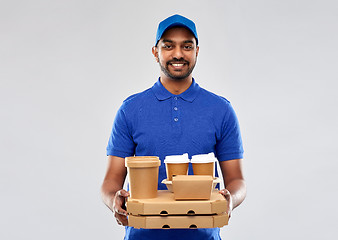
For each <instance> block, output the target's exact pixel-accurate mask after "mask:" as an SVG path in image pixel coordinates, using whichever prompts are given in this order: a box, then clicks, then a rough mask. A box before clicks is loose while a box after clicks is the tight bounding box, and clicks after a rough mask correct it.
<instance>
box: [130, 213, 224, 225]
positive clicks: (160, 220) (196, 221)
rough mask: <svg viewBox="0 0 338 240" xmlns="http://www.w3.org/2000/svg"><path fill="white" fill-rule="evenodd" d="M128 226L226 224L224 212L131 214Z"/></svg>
mask: <svg viewBox="0 0 338 240" xmlns="http://www.w3.org/2000/svg"><path fill="white" fill-rule="evenodd" d="M128 222H129V226H132V227H134V228H148V229H163V228H215V227H223V226H225V225H227V224H228V215H227V214H226V213H223V214H216V215H204V216H203V215H197V216H166V217H163V216H140V215H138V216H133V215H130V216H129V218H128Z"/></svg>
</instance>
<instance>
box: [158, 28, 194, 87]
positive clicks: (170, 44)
mask: <svg viewBox="0 0 338 240" xmlns="http://www.w3.org/2000/svg"><path fill="white" fill-rule="evenodd" d="M198 51H199V47H198V46H196V39H195V37H194V35H193V34H192V33H191V32H190V31H189V30H188V29H186V28H183V27H175V28H170V29H169V30H167V31H165V33H164V34H163V36H162V38H161V39H160V41H159V42H158V44H157V47H153V54H154V56H155V58H156V59H157V61H158V63H159V65H160V67H161V71H162V73H163V74H164V75H165V76H166V77H168V78H171V79H173V80H176V81H181V80H183V79H186V78H187V77H189V76H190V75H191V74H192V71H193V69H194V67H195V64H196V60H197V55H198Z"/></svg>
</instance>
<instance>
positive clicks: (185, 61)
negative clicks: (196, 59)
mask: <svg viewBox="0 0 338 240" xmlns="http://www.w3.org/2000/svg"><path fill="white" fill-rule="evenodd" d="M172 63H174V64H175V63H187V64H189V62H188V61H187V60H185V59H184V58H180V59H177V58H174V59H173V60H170V61H168V62H167V65H169V64H172Z"/></svg>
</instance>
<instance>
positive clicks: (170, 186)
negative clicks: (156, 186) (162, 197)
mask: <svg viewBox="0 0 338 240" xmlns="http://www.w3.org/2000/svg"><path fill="white" fill-rule="evenodd" d="M161 183H162V184H165V185H166V187H167V189H168V191H170V192H174V191H173V182H172V181H169V180H168V179H163V180H162V182H161ZM218 183H221V179H220V178H218V177H215V178H214V180H213V181H212V189H215V188H216V186H217V184H218Z"/></svg>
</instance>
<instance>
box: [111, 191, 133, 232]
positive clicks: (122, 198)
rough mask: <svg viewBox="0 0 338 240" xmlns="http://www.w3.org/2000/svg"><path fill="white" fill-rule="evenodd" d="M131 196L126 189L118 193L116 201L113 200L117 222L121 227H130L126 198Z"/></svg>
mask: <svg viewBox="0 0 338 240" xmlns="http://www.w3.org/2000/svg"><path fill="white" fill-rule="evenodd" d="M129 196H130V194H129V192H127V191H126V190H124V189H121V190H119V191H117V192H116V194H115V197H114V200H113V209H112V210H113V213H114V217H115V218H116V221H117V223H118V224H119V225H123V226H127V225H128V218H127V216H128V213H127V211H126V208H125V202H126V198H127V197H129Z"/></svg>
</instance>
